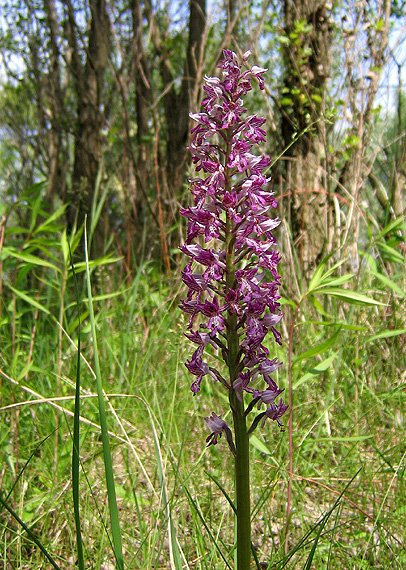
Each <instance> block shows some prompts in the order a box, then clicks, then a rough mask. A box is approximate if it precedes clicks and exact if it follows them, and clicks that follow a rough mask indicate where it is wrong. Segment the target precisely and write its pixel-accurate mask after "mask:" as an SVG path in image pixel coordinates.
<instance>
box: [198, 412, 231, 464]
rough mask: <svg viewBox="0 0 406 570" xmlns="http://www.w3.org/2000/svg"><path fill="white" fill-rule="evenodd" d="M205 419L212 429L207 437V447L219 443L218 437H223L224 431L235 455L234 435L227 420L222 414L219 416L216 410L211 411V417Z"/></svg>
mask: <svg viewBox="0 0 406 570" xmlns="http://www.w3.org/2000/svg"><path fill="white" fill-rule="evenodd" d="M204 421H205V422H206V424H207V427H208V428H209V430H210V431H211V434H210V435H209V436H208V437H207V438H206V443H207V447H209V446H210V445H217V438H219V437H221V435H222V434H223V433H224V435H225V437H226V440H227V443H228V445H229V447H230V449H231V452H232V454H233V455H234V456H235V447H234V442H233V436H232V433H231V430H230V428H229V426H228V424H227V422H225V421H224V420H222V419H221V416H217V415H216V414H215V413H214V412H212V413H211V416H210V417H209V418H204Z"/></svg>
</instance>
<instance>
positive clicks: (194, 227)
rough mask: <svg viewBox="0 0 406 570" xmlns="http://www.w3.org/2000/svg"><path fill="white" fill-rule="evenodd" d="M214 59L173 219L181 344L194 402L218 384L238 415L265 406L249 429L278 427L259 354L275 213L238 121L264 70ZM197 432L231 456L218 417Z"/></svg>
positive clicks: (248, 125)
mask: <svg viewBox="0 0 406 570" xmlns="http://www.w3.org/2000/svg"><path fill="white" fill-rule="evenodd" d="M223 53H224V59H223V60H222V61H221V62H220V64H219V68H220V69H221V70H222V77H205V85H204V88H203V89H204V92H205V98H204V100H203V102H202V105H203V110H202V112H200V113H191V114H190V117H191V119H192V120H193V121H194V122H195V123H196V125H195V126H194V127H193V129H192V131H191V132H192V136H193V138H192V142H191V145H190V147H189V150H190V151H191V154H192V161H193V164H194V167H195V171H196V177H195V178H192V179H191V180H190V192H191V194H192V197H193V204H192V205H191V206H188V207H186V208H182V209H181V214H182V215H183V216H184V217H185V218H186V219H187V237H186V241H185V244H184V245H182V246H181V248H180V249H181V251H182V252H183V253H185V254H186V255H187V256H188V257H189V258H190V261H189V263H188V264H187V265H186V267H185V269H184V270H183V272H182V279H183V282H184V283H185V285H186V286H187V288H188V292H187V298H186V300H182V301H181V303H180V307H181V309H182V310H183V311H184V312H185V313H187V314H189V315H190V319H189V325H188V333H187V334H186V337H187V338H188V339H190V340H191V341H192V342H193V343H194V344H195V345H197V349H196V350H195V352H194V354H193V356H192V358H191V359H190V360H188V361H187V363H186V367H187V368H188V370H189V372H190V373H191V374H193V375H194V376H196V380H195V381H194V382H193V384H192V391H193V392H194V393H197V392H198V391H199V390H200V384H201V381H202V378H203V377H204V376H211V377H212V378H213V379H217V380H219V379H220V381H221V383H222V384H223V385H224V386H225V387H226V388H227V389H229V390H233V391H234V392H235V395H236V397H237V398H238V400H239V401H240V402H243V404H244V396H245V397H246V398H251V402H250V403H249V404H248V406H247V407H246V413H249V412H250V411H252V410H253V409H254V406H255V407H256V406H258V409H260V407H261V406H262V405H263V404H264V405H265V407H266V411H265V412H262V413H260V414H259V415H258V416H257V418H256V420H254V422H253V424H252V425H253V426H254V428H255V427H256V426H257V425H258V423H259V422H260V421H261V419H262V420H263V421H262V424H263V423H264V421H265V419H266V418H267V417H269V418H270V419H273V420H275V421H277V423H278V424H280V425H281V422H280V417H281V416H282V415H283V413H284V412H285V410H286V406H285V405H284V404H283V402H282V400H280V402H279V404H275V400H276V398H277V396H278V395H279V394H280V393H281V392H282V391H283V390H282V389H279V388H278V386H277V385H276V383H275V381H274V380H273V379H272V378H271V375H273V374H274V373H275V372H276V371H277V370H278V369H279V367H280V366H281V363H280V362H278V360H277V359H276V358H274V359H273V360H271V359H270V358H269V349H268V348H267V347H266V346H265V345H264V341H265V338H266V335H267V334H268V333H269V332H270V333H272V334H271V336H273V338H274V339H275V341H276V342H277V343H280V342H281V335H280V333H279V332H278V331H277V330H276V328H275V326H276V325H277V324H278V323H279V321H280V320H281V318H282V313H281V310H280V305H279V299H280V295H279V293H278V287H279V284H280V277H279V275H278V272H277V265H278V262H279V260H280V254H279V252H278V250H277V244H276V240H275V237H274V235H273V233H272V232H273V230H274V229H275V228H276V227H277V226H278V225H279V223H280V222H279V220H278V218H274V217H272V216H271V215H270V212H271V210H272V209H273V208H276V206H277V203H276V200H275V198H274V195H273V192H271V191H270V190H269V188H268V183H269V180H270V178H269V177H267V176H266V174H265V171H266V170H267V169H268V168H269V166H270V163H271V160H270V158H269V157H268V156H265V155H264V154H262V152H260V151H258V145H259V144H260V143H263V142H264V141H265V139H266V133H265V130H264V129H263V128H262V127H263V126H264V123H265V119H264V118H262V117H258V115H257V114H256V113H255V114H252V115H247V109H245V107H244V101H243V99H244V97H245V95H246V94H247V93H248V92H249V91H250V90H251V89H252V85H251V83H252V82H253V81H254V82H258V84H259V88H260V89H263V88H264V80H263V74H264V73H265V72H266V69H264V68H262V67H259V66H256V65H254V66H253V67H249V66H248V64H247V61H248V58H249V57H250V55H251V52H250V51H247V52H245V53H244V55H243V57H242V62H240V61H239V59H238V57H237V55H236V54H235V53H234V52H233V51H231V50H227V49H225V50H224V52H223ZM243 68H244V69H243ZM205 352H206V353H207V356H208V358H211V357H214V360H213V362H217V363H218V362H219V360H221V359H222V360H224V362H225V364H226V365H227V366H228V368H229V371H230V378H229V380H224V376H222V373H221V372H220V371H219V370H217V368H213V367H209V365H208V363H207V362H206V361H205V360H204V359H203V354H204V353H205ZM216 353H219V354H216ZM230 354H232V355H233V359H235V362H230ZM210 355H211V356H210ZM219 356H220V358H219ZM261 382H263V383H264V384H265V386H264V387H263V388H262V389H261V386H259V383H261ZM206 423H207V425H208V426H209V429H210V430H211V434H210V436H209V437H208V438H207V441H208V444H209V445H215V444H216V443H217V439H218V437H220V435H221V434H222V433H225V434H226V438H227V441H228V443H229V445H230V448H231V449H233V444H232V436H231V431H230V429H229V428H228V426H227V424H226V423H225V422H224V421H223V420H222V419H221V417H220V416H216V414H214V413H213V414H212V415H211V416H210V418H206ZM225 426H227V427H225ZM254 428H253V427H252V426H251V428H250V430H251V431H252V429H254Z"/></svg>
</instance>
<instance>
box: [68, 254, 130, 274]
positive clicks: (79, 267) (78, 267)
mask: <svg viewBox="0 0 406 570" xmlns="http://www.w3.org/2000/svg"><path fill="white" fill-rule="evenodd" d="M121 259H123V257H122V256H120V257H109V256H106V257H101V258H100V259H93V260H92V261H89V263H88V267H89V269H90V268H93V267H100V266H101V265H108V264H109V263H116V262H117V261H120V260H121ZM74 268H75V271H76V273H81V272H82V271H85V270H86V263H85V262H84V261H79V262H78V263H74Z"/></svg>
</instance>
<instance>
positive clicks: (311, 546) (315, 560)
mask: <svg viewBox="0 0 406 570" xmlns="http://www.w3.org/2000/svg"><path fill="white" fill-rule="evenodd" d="M27 195H28V199H27V200H26V202H25V204H26V205H25V206H24V207H26V208H27V211H31V214H32V220H31V221H32V223H31V229H30V231H29V232H25V231H23V230H21V229H20V230H19V229H18V228H17V229H16V224H15V223H14V222H13V219H12V213H10V216H9V217H8V218H7V220H6V223H5V233H4V238H5V239H4V241H3V246H2V252H1V260H2V261H1V263H2V302H1V314H0V319H1V320H0V323H1V329H0V337H1V338H0V343H1V344H0V359H1V362H0V379H1V386H0V398H1V400H0V449H1V454H2V457H3V461H2V463H1V466H0V484H1V498H2V506H0V537H1V544H0V568H2V569H3V568H4V569H6V568H7V569H9V568H10V569H14V568H19V569H20V568H21V569H23V568H48V567H49V564H50V562H49V558H48V559H47V556H48V557H51V558H52V560H53V561H54V563H55V564H56V565H57V566H58V567H59V568H63V569H65V568H66V569H68V568H74V567H75V565H76V561H77V553H78V550H77V540H76V530H75V525H74V506H73V499H72V474H71V473H72V471H71V461H72V445H73V442H72V438H73V432H74V429H73V427H74V421H73V418H74V403H75V385H76V371H77V356H78V341H79V335H80V345H81V346H80V360H81V367H80V416H77V418H78V420H79V434H78V442H77V443H76V445H77V449H78V451H79V458H80V472H79V481H78V500H79V507H80V522H81V530H82V538H83V551H84V552H83V556H84V563H85V567H86V568H95V569H99V568H100V569H102V568H104V569H107V568H113V567H116V560H115V556H114V546H112V545H113V536H112V531H111V524H110V517H109V501H108V496H107V490H106V475H105V466H104V460H103V442H102V436H101V420H100V415H99V405H98V397H97V383H96V379H95V378H96V376H97V375H99V376H100V381H101V383H102V389H103V391H104V395H103V396H102V399H103V401H104V405H105V408H106V433H105V436H106V437H107V435H108V439H109V444H110V447H111V457H112V467H113V472H114V491H115V494H116V504H117V513H118V524H119V527H120V533H121V537H122V552H123V566H124V568H126V569H127V568H128V569H134V570H137V569H140V570H141V569H142V570H145V569H151V570H152V569H160V568H162V569H164V568H165V569H166V568H176V569H178V568H191V569H192V568H195V569H199V570H209V569H213V570H219V569H223V568H233V552H232V545H233V533H234V520H233V510H232V507H231V506H230V502H232V500H233V481H232V480H231V476H230V473H232V469H231V464H230V461H231V460H230V457H229V454H228V453H227V452H226V449H225V447H224V445H223V444H222V443H220V445H218V446H216V447H214V448H213V447H211V448H210V449H209V450H207V449H206V448H205V443H204V442H205V437H206V436H207V434H206V433H205V430H204V422H203V421H202V419H203V417H204V416H207V415H208V413H209V412H210V411H211V409H212V404H214V402H215V401H217V402H218V400H220V401H221V399H222V398H224V395H223V394H222V392H221V390H219V389H218V386H216V384H214V383H212V382H209V381H207V382H204V383H203V384H202V391H201V397H200V398H199V400H198V401H197V399H194V398H193V397H192V394H191V392H190V390H189V384H190V383H191V379H190V378H189V377H188V375H187V374H186V373H185V368H184V366H183V362H184V361H185V359H186V356H187V354H186V353H187V351H188V349H187V347H186V346H185V344H184V341H183V334H182V333H183V330H184V327H185V323H184V322H183V317H182V316H181V315H180V314H179V312H178V310H177V308H176V306H177V299H178V296H179V281H178V279H177V278H176V277H175V278H174V279H173V280H170V279H168V278H163V277H162V275H161V273H160V272H159V270H158V269H157V268H156V267H155V266H154V265H153V263H152V262H151V261H149V260H148V259H144V260H143V261H142V262H141V263H140V264H139V268H138V273H137V276H136V278H135V279H134V280H133V282H132V283H131V284H130V285H128V284H126V283H124V282H120V279H119V278H116V275H117V276H119V275H120V271H119V264H120V261H119V260H118V259H116V258H113V257H111V256H110V257H109V256H107V255H106V256H105V257H103V258H101V259H98V260H91V259H90V260H89V262H88V271H87V276H84V275H85V274H84V273H81V271H83V270H84V269H85V267H86V266H85V263H84V260H85V256H84V254H83V255H82V253H80V254H79V250H78V247H79V243H80V241H79V240H80V234H79V233H77V234H75V235H74V236H67V235H66V232H64V230H63V225H62V223H61V219H62V217H61V216H62V213H63V211H62V210H61V211H60V212H58V214H57V215H55V216H54V218H53V219H52V220H48V221H47V222H46V223H44V222H41V221H40V217H35V216H34V212H38V211H40V207H39V206H38V207H34V205H33V204H35V200H36V199H37V198H36V196H37V194H36V191H35V189H33V190H31V192H30V193H29V194H27ZM405 227H406V226H405V223H404V220H402V219H398V220H397V221H396V222H394V223H392V224H390V225H388V226H387V227H386V228H375V227H372V228H371V231H370V236H369V238H368V239H367V240H366V241H365V243H364V247H363V251H360V252H359V260H360V263H359V266H356V267H355V270H354V268H353V267H352V266H351V265H349V264H348V263H347V262H345V263H341V262H338V260H342V259H344V258H345V255H344V253H345V252H343V251H340V252H338V253H337V254H336V256H335V258H334V257H332V258H331V259H327V260H325V261H324V262H323V263H322V264H320V265H319V267H318V268H316V269H315V271H314V273H313V280H312V281H310V283H309V284H307V285H305V282H304V281H300V283H298V285H299V289H298V290H296V291H295V290H294V287H293V286H292V288H290V283H289V275H292V271H296V268H295V266H294V261H292V263H293V265H292V266H289V259H290V258H289V255H286V257H285V268H286V269H285V271H286V275H285V279H283V281H284V282H285V283H286V286H285V287H286V289H285V291H284V298H285V301H284V302H285V304H284V312H285V318H284V327H285V330H284V338H285V339H286V341H285V343H284V346H283V347H282V348H281V349H279V348H278V349H277V350H278V356H279V358H281V359H282V360H283V361H284V362H285V366H284V367H283V368H282V369H281V371H280V378H279V382H280V383H281V384H282V385H283V384H284V386H285V388H286V390H287V392H289V389H290V393H291V401H292V408H291V410H292V418H291V431H290V432H289V426H288V425H287V426H286V431H285V432H284V433H282V434H281V433H275V431H274V430H275V428H274V427H273V426H271V425H269V426H268V427H267V428H266V430H264V431H262V432H260V431H259V430H257V431H256V433H255V436H252V440H251V441H252V498H253V547H254V549H255V552H256V557H257V560H258V566H259V564H262V565H261V566H259V567H261V568H265V567H266V565H267V567H268V569H271V568H275V569H281V568H290V569H309V570H310V569H311V568H314V569H317V570H319V569H321V570H323V569H327V568H330V569H337V568H340V569H341V568H342V569H361V568H362V569H364V568H374V569H379V568H382V569H385V570H386V569H388V568H394V569H399V570H401V569H403V568H405V567H406V552H405V549H404V544H405V539H406V532H405V524H404V518H405V516H404V515H405V509H406V506H405V500H404V497H405V496H406V488H405V477H404V474H405V453H406V451H405V447H404V441H405V435H406V433H405V411H404V410H405V399H406V391H405V375H404V370H405V353H406V350H405V338H406V336H405V329H406V323H405V310H404V305H405V296H406V295H405V279H406V275H405V249H404V241H402V239H403V238H402V236H404V232H405ZM68 241H70V247H71V249H72V252H73V257H74V263H75V268H76V271H77V272H78V274H79V275H81V277H80V279H79V291H78V293H76V292H75V287H74V280H73V274H72V271H71V269H70V260H69V247H68ZM346 265H347V266H346ZM349 273H354V276H353V277H352V278H350V277H348V276H347V275H348V274H349ZM86 285H91V288H90V293H89V292H87V291H86ZM78 297H79V298H78ZM89 302H90V305H89ZM376 302H378V303H379V304H378V303H376ZM78 307H79V313H80V317H78V312H77V308H78ZM89 307H90V308H89ZM92 311H93V316H92V315H91V312H92ZM79 321H80V323H81V326H80V329H79V326H78V325H79ZM95 335H96V336H97V340H98V342H97V349H96V345H95V343H94V337H95ZM289 339H290V341H289ZM95 351H97V358H98V360H99V363H100V366H99V372H97V371H96V369H95V358H96V352H95ZM289 355H290V360H291V367H290V369H289V366H288V361H289ZM96 372H97V374H96ZM99 395H100V394H99ZM289 436H290V437H289ZM289 489H290V492H289ZM287 505H288V507H289V508H287ZM110 507H111V504H110ZM22 523H23V524H22ZM39 544H40V545H41V546H39ZM117 567H119V566H118V565H117Z"/></svg>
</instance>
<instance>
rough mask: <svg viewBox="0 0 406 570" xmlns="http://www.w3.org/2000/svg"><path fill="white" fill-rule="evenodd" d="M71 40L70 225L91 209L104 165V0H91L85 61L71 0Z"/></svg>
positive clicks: (107, 24) (107, 31)
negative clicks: (74, 113) (72, 144)
mask: <svg viewBox="0 0 406 570" xmlns="http://www.w3.org/2000/svg"><path fill="white" fill-rule="evenodd" d="M65 2H66V5H67V8H68V41H69V45H70V47H71V50H72V54H71V55H72V59H71V70H72V74H73V77H74V80H75V88H76V97H77V123H76V129H75V153H74V154H75V156H74V166H73V175H72V187H71V192H70V196H69V198H70V202H71V203H70V206H69V209H68V214H67V215H68V225H69V226H70V227H72V226H73V224H74V222H75V219H76V218H77V222H78V224H81V223H82V222H83V220H84V217H85V215H86V214H88V213H89V212H90V210H91V206H92V201H93V196H94V192H95V188H96V181H97V177H98V174H99V169H100V168H101V164H102V163H101V146H102V138H101V130H102V127H103V123H104V115H103V109H102V104H103V86H104V76H105V72H106V68H107V63H108V56H109V34H110V21H109V17H108V14H107V11H106V6H105V2H104V0H90V3H89V5H90V12H91V23H90V31H89V41H88V46H87V50H86V62H85V64H84V65H83V64H82V62H81V59H80V56H79V52H78V45H77V38H76V22H75V17H74V10H73V6H72V4H71V1H70V0H65Z"/></svg>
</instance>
